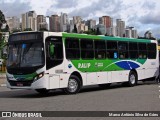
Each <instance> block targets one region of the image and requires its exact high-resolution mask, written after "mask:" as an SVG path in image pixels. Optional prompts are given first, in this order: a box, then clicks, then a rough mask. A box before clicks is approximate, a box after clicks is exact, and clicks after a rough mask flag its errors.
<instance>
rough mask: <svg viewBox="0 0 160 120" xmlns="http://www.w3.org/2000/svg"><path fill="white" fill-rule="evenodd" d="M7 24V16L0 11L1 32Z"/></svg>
mask: <svg viewBox="0 0 160 120" xmlns="http://www.w3.org/2000/svg"><path fill="white" fill-rule="evenodd" d="M5 23H6V20H5V16H4V14H3V12H2V11H1V10H0V31H1V28H2V25H3V24H5Z"/></svg>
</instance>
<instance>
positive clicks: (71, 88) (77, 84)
mask: <svg viewBox="0 0 160 120" xmlns="http://www.w3.org/2000/svg"><path fill="white" fill-rule="evenodd" d="M80 89H81V81H80V79H79V78H78V77H77V76H75V75H71V76H70V78H69V81H68V87H67V88H64V92H65V93H67V94H76V93H78V92H79V91H80Z"/></svg>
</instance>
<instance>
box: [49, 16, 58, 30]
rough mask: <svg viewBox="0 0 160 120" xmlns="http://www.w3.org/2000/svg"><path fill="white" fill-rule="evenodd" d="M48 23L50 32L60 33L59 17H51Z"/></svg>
mask: <svg viewBox="0 0 160 120" xmlns="http://www.w3.org/2000/svg"><path fill="white" fill-rule="evenodd" d="M49 23H50V31H51V32H60V17H59V16H58V15H52V16H51V17H50V19H49Z"/></svg>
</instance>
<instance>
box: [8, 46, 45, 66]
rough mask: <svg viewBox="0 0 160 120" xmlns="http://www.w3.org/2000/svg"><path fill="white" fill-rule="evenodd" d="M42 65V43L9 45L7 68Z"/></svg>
mask: <svg viewBox="0 0 160 120" xmlns="http://www.w3.org/2000/svg"><path fill="white" fill-rule="evenodd" d="M41 65H44V49H43V44H42V43H25V44H24V43H23V44H22V43H21V44H19V43H17V44H10V45H9V56H8V61H7V67H11V68H21V67H38V66H41Z"/></svg>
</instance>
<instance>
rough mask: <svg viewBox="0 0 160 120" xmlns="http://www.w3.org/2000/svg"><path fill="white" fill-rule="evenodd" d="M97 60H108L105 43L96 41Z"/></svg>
mask: <svg viewBox="0 0 160 120" xmlns="http://www.w3.org/2000/svg"><path fill="white" fill-rule="evenodd" d="M94 45H95V58H96V59H105V58H106V45H105V41H102V40H95V41H94Z"/></svg>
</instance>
